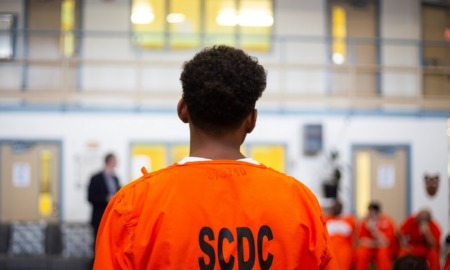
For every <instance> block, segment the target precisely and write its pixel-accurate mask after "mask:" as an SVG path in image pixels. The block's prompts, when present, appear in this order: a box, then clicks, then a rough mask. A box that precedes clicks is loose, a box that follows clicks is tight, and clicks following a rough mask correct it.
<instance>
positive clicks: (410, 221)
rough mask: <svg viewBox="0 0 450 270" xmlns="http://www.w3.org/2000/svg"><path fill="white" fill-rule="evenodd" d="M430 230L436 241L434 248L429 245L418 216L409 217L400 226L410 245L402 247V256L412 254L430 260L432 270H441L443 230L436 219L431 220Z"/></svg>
mask: <svg viewBox="0 0 450 270" xmlns="http://www.w3.org/2000/svg"><path fill="white" fill-rule="evenodd" d="M430 231H431V234H432V235H433V237H434V239H435V241H436V246H435V247H433V248H430V247H429V246H428V245H427V242H426V240H425V235H423V233H422V232H421V231H420V229H419V224H417V221H416V218H415V217H414V216H410V217H408V218H407V219H406V220H405V222H403V224H402V226H401V227H400V232H401V233H402V234H403V236H404V237H405V238H406V241H407V242H408V247H405V248H402V249H401V251H400V256H403V255H406V254H412V255H415V256H418V257H421V258H423V259H426V260H427V261H428V263H429V265H430V270H440V269H441V266H440V258H439V252H440V251H439V250H440V245H439V241H440V239H441V231H440V229H439V227H438V226H437V224H436V223H435V222H434V221H431V222H430Z"/></svg>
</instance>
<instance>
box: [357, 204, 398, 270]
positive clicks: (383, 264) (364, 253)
mask: <svg viewBox="0 0 450 270" xmlns="http://www.w3.org/2000/svg"><path fill="white" fill-rule="evenodd" d="M368 210H369V212H368V215H367V217H365V218H364V219H363V220H362V221H361V223H360V225H359V228H358V233H357V238H358V247H357V249H356V256H355V261H356V270H367V267H368V266H369V264H370V262H371V261H372V260H375V263H376V265H377V269H390V267H391V261H392V248H391V246H392V243H393V242H394V241H395V225H394V222H393V221H392V219H391V218H390V217H388V216H387V215H383V214H381V207H380V204H378V203H376V202H372V203H370V204H369V208H368Z"/></svg>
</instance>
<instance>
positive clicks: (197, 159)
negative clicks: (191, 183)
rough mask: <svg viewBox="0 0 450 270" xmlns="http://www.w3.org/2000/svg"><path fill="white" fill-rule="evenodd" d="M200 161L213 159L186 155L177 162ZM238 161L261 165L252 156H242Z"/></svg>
mask: <svg viewBox="0 0 450 270" xmlns="http://www.w3.org/2000/svg"><path fill="white" fill-rule="evenodd" d="M198 161H211V159H208V158H201V157H185V158H183V159H182V160H180V161H178V163H177V164H179V165H183V164H185V163H188V162H198ZM237 161H243V162H248V163H252V164H256V165H260V163H259V162H258V161H256V160H254V159H252V158H241V159H238V160H237Z"/></svg>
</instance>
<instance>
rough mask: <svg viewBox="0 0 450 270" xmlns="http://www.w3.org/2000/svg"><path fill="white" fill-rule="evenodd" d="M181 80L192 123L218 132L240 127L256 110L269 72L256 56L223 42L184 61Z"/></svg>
mask: <svg viewBox="0 0 450 270" xmlns="http://www.w3.org/2000/svg"><path fill="white" fill-rule="evenodd" d="M180 80H181V82H182V87H183V99H184V101H185V102H186V105H187V109H188V112H189V117H190V120H191V122H192V123H193V124H194V125H196V126H197V127H199V128H202V129H204V130H212V131H215V132H218V131H221V130H228V129H233V128H237V127H239V125H240V124H241V123H242V122H243V120H244V119H245V117H247V116H248V115H249V114H250V113H251V112H252V111H253V109H254V108H255V103H256V101H257V100H258V98H260V97H261V95H262V92H263V91H264V89H265V88H266V71H265V70H264V68H263V67H262V66H261V65H260V64H259V63H258V61H257V59H256V58H253V57H250V56H249V55H247V54H246V53H244V52H243V51H242V50H239V49H235V48H232V47H228V46H224V45H221V46H214V47H211V48H206V49H203V50H202V51H200V52H199V53H197V54H196V55H195V56H194V58H193V59H192V60H190V61H188V62H185V63H184V65H183V72H182V73H181V78H180Z"/></svg>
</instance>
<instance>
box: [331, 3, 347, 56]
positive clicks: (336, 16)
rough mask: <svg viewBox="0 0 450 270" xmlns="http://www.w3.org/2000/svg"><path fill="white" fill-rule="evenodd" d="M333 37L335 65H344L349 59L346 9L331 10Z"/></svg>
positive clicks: (335, 7) (338, 7) (334, 8)
mask: <svg viewBox="0 0 450 270" xmlns="http://www.w3.org/2000/svg"><path fill="white" fill-rule="evenodd" d="M331 12H332V13H331V17H332V27H331V29H332V35H333V46H332V47H333V53H332V57H333V59H332V60H333V63H335V64H338V65H339V64H343V63H344V62H345V60H346V58H347V43H346V38H347V30H346V28H347V22H346V14H345V9H344V8H342V7H340V6H333V7H332V10H331Z"/></svg>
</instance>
